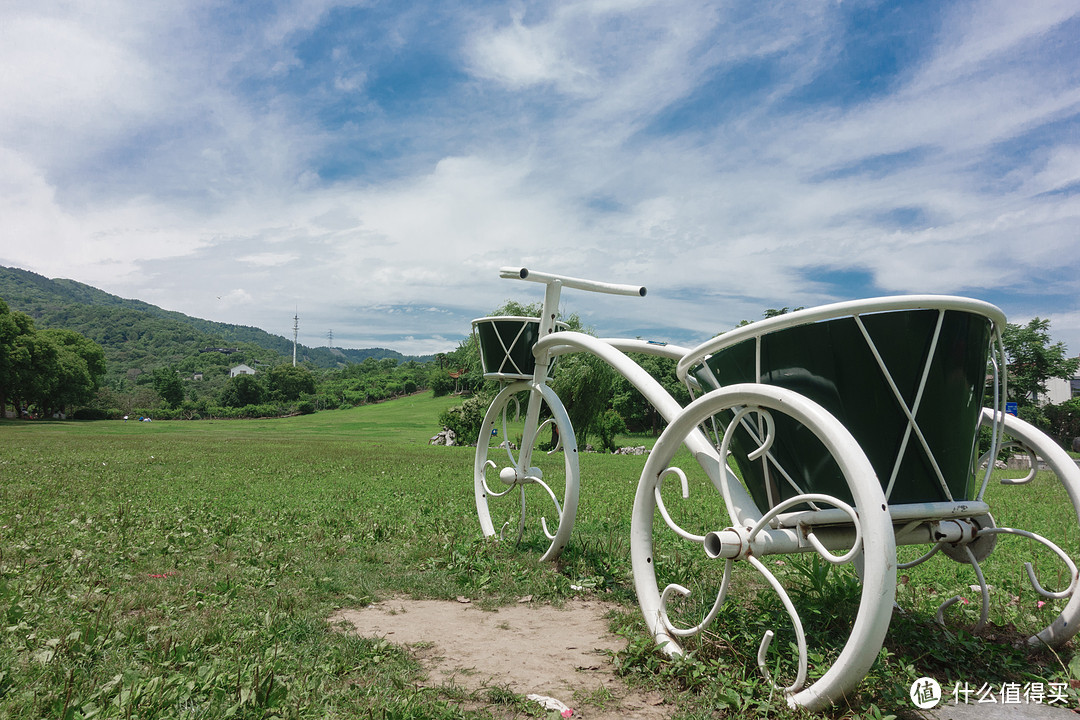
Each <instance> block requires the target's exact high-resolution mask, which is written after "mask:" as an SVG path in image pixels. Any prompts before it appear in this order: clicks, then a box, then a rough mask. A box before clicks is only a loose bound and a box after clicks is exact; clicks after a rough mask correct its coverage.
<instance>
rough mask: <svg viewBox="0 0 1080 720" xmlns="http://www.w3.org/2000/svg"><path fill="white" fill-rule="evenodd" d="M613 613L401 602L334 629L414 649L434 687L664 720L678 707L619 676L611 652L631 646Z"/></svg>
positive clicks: (341, 614)
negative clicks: (500, 690)
mask: <svg viewBox="0 0 1080 720" xmlns="http://www.w3.org/2000/svg"><path fill="white" fill-rule="evenodd" d="M612 607H613V606H610V605H607V604H605V603H601V602H598V601H590V600H572V601H570V602H568V603H566V605H565V607H563V608H554V607H551V606H549V605H541V604H533V603H519V604H517V605H511V606H508V607H503V608H499V609H498V610H493V611H485V610H481V609H480V608H478V607H476V606H475V605H473V604H471V603H465V602H452V601H451V602H447V601H441V600H408V599H395V600H390V601H387V602H383V603H376V604H373V605H370V606H368V607H366V608H363V609H361V610H340V611H338V612H336V613H334V615H333V616H331V618H330V622H331V623H334V624H336V625H342V624H344V627H346V628H348V629H350V630H351V631H353V632H356V633H358V634H359V635H362V636H364V637H381V638H386V639H387V640H389V641H390V642H392V643H395V644H397V645H403V646H406V647H409V648H410V650H411V651H412V652H413V654H414V656H415V657H416V658H417V659H418V660H419V661H420V662H421V664H422V665H423V666H424V668H425V669H426V670H427V673H428V679H427V681H426V684H427V685H428V686H439V685H446V684H454V685H458V686H460V687H464V688H467V689H469V690H480V689H483V688H485V687H506V688H509V689H511V690H513V691H514V692H516V693H518V694H520V695H528V694H537V695H543V696H547V697H552V698H556V699H558V700H560V701H562V702H563V703H565V704H566V705H567V706H569V707H571V708H573V709H574V717H580V718H594V719H596V720H609V719H610V720H615V719H616V718H634V719H638V720H663V719H666V718H669V717H671V715H672V714H673V712H674V707H673V706H671V705H667V704H665V703H664V702H663V700H662V698H661V697H660V696H659V695H658V694H653V693H640V692H635V691H633V690H631V689H629V688H627V687H626V684H625V683H624V682H623V681H622V680H621V679H620V678H618V677H616V676H615V674H614V672H613V667H612V660H611V653H612V652H615V651H617V650H621V649H622V648H623V647H625V645H626V641H625V640H623V639H622V638H620V637H617V636H615V635H612V634H611V633H610V632H608V623H607V620H605V619H604V615H606V614H607V612H608V611H609V610H610V609H611V608H612Z"/></svg>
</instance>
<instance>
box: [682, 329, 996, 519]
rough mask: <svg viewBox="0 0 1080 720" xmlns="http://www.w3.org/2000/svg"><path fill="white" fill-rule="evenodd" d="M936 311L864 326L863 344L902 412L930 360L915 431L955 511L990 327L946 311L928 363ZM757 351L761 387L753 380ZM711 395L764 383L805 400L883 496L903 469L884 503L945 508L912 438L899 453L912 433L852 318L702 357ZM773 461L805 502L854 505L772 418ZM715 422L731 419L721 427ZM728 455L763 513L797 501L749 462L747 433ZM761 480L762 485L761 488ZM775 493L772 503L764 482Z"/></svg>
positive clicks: (968, 470)
mask: <svg viewBox="0 0 1080 720" xmlns="http://www.w3.org/2000/svg"><path fill="white" fill-rule="evenodd" d="M939 312H941V311H938V310H923V309H919V310H899V311H893V312H882V313H876V314H869V315H863V316H860V319H861V320H862V323H863V325H864V327H865V328H866V330H867V334H868V335H869V337H870V340H871V341H872V343H873V345H874V346H875V347H876V348H877V350H878V353H879V354H880V356H881V358H882V361H883V362H884V365H885V367H886V368H887V369H888V372H889V374H890V375H891V376H892V378H893V381H894V382H895V384H896V387H897V388H898V390H899V392H900V395H901V396H902V397H903V401H904V404H905V405H906V406H907V407H908V408H912V407H914V404H915V399H916V395H917V393H918V391H919V386H920V383H921V381H922V377H923V373H924V370H925V367H926V363H927V361H929V363H930V367H929V372H928V373H927V374H926V383H925V387H924V389H923V393H922V399H921V402H920V404H919V407H918V410H917V412H916V413H915V415H914V417H915V421H916V423H917V425H918V427H919V429H920V430H921V432H922V435H923V438H925V441H926V445H927V446H928V448H929V451H930V453H931V454H932V455H933V457H934V459H935V460H936V462H937V465H938V467H939V468H940V470H941V473H942V476H943V477H944V480H945V484H946V486H947V487H948V489H949V493H951V495H952V498H951V499H952V500H954V501H961V500H970V499H972V497H973V494H974V493H975V492H976V482H975V468H974V465H975V462H974V461H975V457H976V452H977V440H978V431H979V417H980V413H981V411H982V406H983V395H984V392H985V388H986V380H987V359H988V355H989V351H990V341H991V337H992V334H993V328H992V323H991V321H990V319H989V318H987V317H984V316H982V315H978V314H976V313H970V312H964V311H959V310H946V311H944V318H943V320H942V327H941V332H940V334H939V337H938V341H937V345H936V347H935V348H934V351H933V356H932V357H930V351H931V346H932V344H933V339H934V335H935V328H936V327H937V323H938V316H939ZM758 342H760V343H761V350H760V352H761V377H760V378H758V377H757V373H756V370H755V353H756V351H757V348H756V344H757V343H758ZM695 374H696V376H697V378H698V380H699V381H700V382H701V383H702V386H703V387H704V388H706V389H708V388H711V387H715V386H716V385H721V386H725V385H732V384H735V383H744V382H763V383H768V384H771V385H776V386H779V387H783V388H787V389H789V390H793V391H795V392H798V393H799V394H801V395H804V396H806V397H808V398H810V399H812V400H814V401H815V402H817V403H818V404H819V405H821V406H822V407H824V408H825V409H826V410H828V411H829V412H830V413H832V414H833V415H834V416H835V417H836V418H837V419H838V420H840V422H841V423H843V424H844V426H845V427H846V428H847V429H848V431H849V432H850V433H851V434H852V435H853V436H854V437H855V440H856V441H858V443H859V445H860V446H861V447H862V449H863V452H864V453H866V456H867V458H868V459H869V460H870V463H871V464H872V465H873V467H874V470H875V472H876V473H877V475H878V478H879V480H880V482H881V484H882V488H883V489H884V490H886V491H888V484H889V480H890V478H891V477H893V473H894V467H895V465H896V462H897V458H898V457H900V458H901V459H900V465H899V470H898V472H897V475H896V480H895V482H894V484H893V488H892V491H891V493H889V495H888V500H889V503H890V504H904V503H926V502H944V501H948V500H949V499H950V498H949V497H948V495H947V494H946V492H945V489H944V488H943V487H942V483H941V481H940V480H939V478H938V475H937V473H936V472H935V471H934V468H933V465H932V463H931V461H930V459H929V456H928V453H927V450H926V448H924V447H923V444H922V442H921V441H920V439H919V438H918V437H917V436H916V434H915V433H914V432H911V433H910V434H909V437H908V439H907V444H906V447H904V450H903V453H902V454H901V452H900V451H901V447H902V446H903V444H904V435H905V432H906V431H907V430H908V427H909V423H908V418H907V415H906V414H905V412H904V409H903V407H902V406H901V404H900V402H899V401H898V399H897V397H896V394H895V393H894V392H893V390H892V388H891V387H890V385H889V382H888V380H887V378H886V375H885V373H884V372H883V371H882V369H881V367H880V365H879V363H878V361H877V359H875V357H874V354H873V351H872V349H871V346H870V344H869V343H868V342H867V340H866V338H865V337H864V336H863V333H862V332H861V331H860V329H859V327H858V325H857V323H856V320H855V318H854V317H841V318H835V319H831V320H825V321H821V322H816V323H812V324H808V325H799V326H794V327H787V328H783V329H779V330H775V331H773V332H770V333H768V334H766V335H764V336H761V337H760V338H758V337H753V338H750V339H747V340H745V341H742V342H740V343H738V344H736V345H733V346H731V347H728V348H725V349H722V350H720V351H719V352H717V353H715V354H713V355H712V356H710V357H708V358H706V360H705V362H704V364H703V365H701V366H699V367H698V369H697V371H696V373H695ZM774 419H775V421H776V439H775V443H774V445H773V447H772V449H771V454H772V456H773V458H774V459H775V461H776V464H778V465H780V466H782V467H783V468H784V469H785V470H786V471H787V472H788V473H789V474H790V475H791V476H792V479H793V480H794V482H795V483H796V484H797V485H798V486H799V487H800V488H801V491H802V492H808V493H824V494H828V495H832V496H834V497H837V498H839V499H841V500H845V501H846V502H849V503H850V502H851V493H850V492H849V491H848V488H847V484H846V482H845V481H844V480H843V478H842V477H841V476H840V473H839V469H838V468H837V466H836V463H835V462H834V461H833V460H832V458H831V456H830V455H829V454H828V452H827V451H826V450H825V448H824V446H822V445H821V443H820V442H819V441H818V440H817V438H816V437H814V436H813V435H812V434H811V433H810V432H809V431H808V430H807V429H806V428H804V427H801V426H796V424H795V423H794V421H792V420H791V419H790V418H787V417H785V416H780V415H777V416H776V417H775V418H774ZM718 420H719V421H720V422H722V423H726V422H728V421H730V416H729V417H728V418H726V419H725V418H718ZM732 446H733V454H734V456H735V460H736V463H737V464H738V466H739V469H740V470H741V471H742V475H743V478H744V481H745V482H746V485H747V487H748V489H749V491H750V494H751V496H752V497H753V498H754V501H755V502H756V503H757V504H758V507H759V508H768V507H770V505H771V504H774V503H778V502H780V501H782V500H784V499H787V498H790V497H793V496H795V495H798V494H800V491H799V490H796V489H795V488H794V487H792V486H791V484H789V483H788V482H786V481H785V480H782V479H780V477H779V475H778V473H777V472H776V469H775V465H773V466H772V467H771V468H770V469H769V470H768V473H767V472H766V469H765V467H764V461H763V460H758V461H750V460H749V459H748V458H747V453H748V452H752V451H753V450H754V449H755V448H756V447H757V444H756V443H755V442H753V441H752V440H751V437H750V434H749V433H748V432H747V431H746V430H745V429H739V430H737V431H736V433H735V438H733V441H732ZM767 475H768V477H767ZM767 482H769V483H771V487H772V490H773V492H772V498H773V503H770V502H769V492H768V491H767V489H766V483H767Z"/></svg>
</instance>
